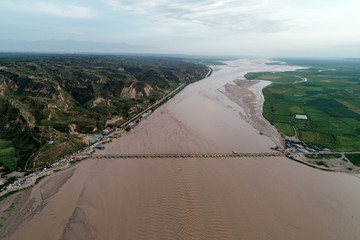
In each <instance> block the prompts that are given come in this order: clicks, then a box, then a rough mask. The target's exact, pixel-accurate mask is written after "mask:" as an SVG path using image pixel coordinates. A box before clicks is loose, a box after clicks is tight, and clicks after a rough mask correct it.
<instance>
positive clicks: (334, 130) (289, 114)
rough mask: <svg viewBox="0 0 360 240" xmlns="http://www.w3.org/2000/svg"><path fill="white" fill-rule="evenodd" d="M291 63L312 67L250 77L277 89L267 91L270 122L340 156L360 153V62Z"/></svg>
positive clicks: (289, 61)
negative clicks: (340, 153) (267, 81)
mask: <svg viewBox="0 0 360 240" xmlns="http://www.w3.org/2000/svg"><path fill="white" fill-rule="evenodd" d="M285 61H287V62H288V63H289V64H291V65H302V66H310V67H309V68H308V69H302V70H297V71H290V72H286V73H249V74H247V75H246V76H245V77H246V78H247V79H261V80H269V81H272V82H273V83H274V84H271V85H270V86H268V87H266V88H265V89H264V90H263V93H264V97H265V103H264V112H263V114H264V116H265V118H266V119H268V120H269V121H270V122H271V123H272V124H274V125H275V126H276V127H278V129H279V131H280V132H282V133H283V134H284V135H286V136H293V135H295V131H294V130H291V129H295V130H296V132H297V133H298V138H299V139H301V140H302V141H304V142H306V143H307V144H309V145H317V146H319V147H322V148H330V149H332V150H334V151H356V150H360V146H359V144H358V143H359V142H360V110H359V109H360V101H359V100H360V99H359V97H360V63H359V61H351V60H344V61H322V60H321V61H320V60H319V61H316V60H309V61H307V60H285ZM301 79H303V80H304V79H306V80H307V81H306V82H305V81H300V80H301ZM296 115H305V116H306V118H307V119H298V118H296Z"/></svg>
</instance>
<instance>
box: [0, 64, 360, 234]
mask: <svg viewBox="0 0 360 240" xmlns="http://www.w3.org/2000/svg"><path fill="white" fill-rule="evenodd" d="M228 64H229V65H227V66H216V67H215V72H214V73H213V75H212V76H211V77H209V78H206V79H204V80H202V81H199V82H197V83H194V84H191V85H190V86H188V87H186V88H185V89H184V90H183V91H182V92H180V93H179V94H177V95H176V96H175V97H174V98H173V99H171V100H170V101H169V102H168V103H166V104H165V105H163V106H161V107H160V108H159V109H157V110H156V111H155V112H154V113H153V114H152V115H151V116H150V117H149V118H148V119H146V120H143V121H142V122H141V124H140V125H139V126H138V127H137V128H135V129H134V130H132V131H131V132H129V133H128V134H126V135H125V136H123V137H121V138H119V139H116V140H114V141H113V142H111V143H109V144H107V145H106V149H105V150H104V151H103V152H102V153H195V152H196V153H197V152H231V151H232V150H236V151H238V152H269V151H270V147H271V146H274V145H275V144H276V141H277V140H276V139H277V136H270V137H272V138H269V137H268V136H266V135H260V134H259V131H260V130H261V129H260V128H261V126H262V127H263V128H264V129H263V130H267V131H268V133H269V134H271V133H274V134H275V135H276V134H277V131H276V129H272V126H271V125H269V124H268V123H267V122H266V121H264V119H261V114H260V115H259V114H258V111H261V106H262V102H261V101H262V100H261V96H260V95H259V94H260V93H261V91H259V88H260V90H261V87H262V86H263V85H264V83H261V82H259V83H255V85H254V84H250V85H249V86H241V85H240V86H237V87H238V89H237V87H236V86H235V83H233V81H234V80H241V79H242V76H243V75H244V73H246V72H249V71H283V70H291V69H294V67H290V66H277V65H265V64H264V61H262V60H248V59H243V60H237V61H232V62H229V63H228ZM226 84H231V85H232V86H230V88H231V89H230V90H231V91H227V90H226V88H225V85H226ZM256 84H259V85H258V86H257V85H256ZM234 86H235V87H234ZM242 87H243V88H245V87H246V88H247V90H248V91H247V90H246V89H245V90H246V91H245V90H244V89H241V88H242ZM249 91H250V92H249ZM241 92H244V93H246V94H249V98H248V100H247V101H243V103H242V102H241V101H236V99H232V98H231V96H236V95H237V94H238V98H240V97H241V94H240V95H239V93H241ZM251 92H252V93H253V96H251ZM228 94H232V95H231V96H230V95H228ZM251 108H252V109H255V110H256V111H255V114H257V115H258V118H259V119H257V120H254V119H256V118H255V117H254V118H251V116H249V114H250V115H251V114H254V111H250V110H251ZM251 121H256V122H257V123H258V124H260V127H259V125H256V124H254V122H251ZM261 121H264V122H261ZM264 124H265V125H264ZM254 126H255V127H256V128H254ZM272 131H273V132H272ZM25 197H26V199H27V200H26V201H23V202H24V203H23V204H22V207H20V208H19V209H18V214H17V216H16V217H15V218H14V220H13V221H12V222H11V224H10V225H9V226H7V231H5V232H4V233H3V234H4V235H3V238H4V239H252V240H253V239H259V240H263V239H269V240H272V239H273V240H279V239H284V240H285V239H286V240H289V239H314V240H315V239H316V240H321V239H324V240H325V239H326V240H328V239H334V240H335V239H347V240H351V239H353V240H357V239H360V228H359V224H360V204H359V203H360V179H359V178H357V177H354V176H351V175H347V174H344V173H330V172H323V171H320V170H317V169H313V168H310V167H307V166H304V165H301V164H299V163H296V162H293V161H291V160H289V159H286V158H280V157H277V158H276V157H268V158H266V157H262V158H226V159H225V158H219V159H216V158H212V159H204V158H199V159H88V160H85V161H82V162H80V163H79V164H77V165H76V166H74V167H72V168H70V169H68V170H65V171H62V172H58V173H55V174H54V175H52V176H51V177H48V178H45V179H44V180H42V182H41V183H40V184H38V185H36V186H35V187H34V188H33V189H32V191H31V193H30V194H28V195H26V196H24V198H25ZM16 199H18V200H17V201H20V200H19V199H20V198H19V197H17V196H16V195H14V196H11V197H9V198H8V199H6V201H3V202H1V203H0V209H6V206H10V204H11V201H16ZM6 204H7V205H6Z"/></svg>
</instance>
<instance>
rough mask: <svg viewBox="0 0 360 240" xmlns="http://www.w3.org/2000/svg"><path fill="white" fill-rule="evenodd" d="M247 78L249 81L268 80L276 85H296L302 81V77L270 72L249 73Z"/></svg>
mask: <svg viewBox="0 0 360 240" xmlns="http://www.w3.org/2000/svg"><path fill="white" fill-rule="evenodd" d="M245 78H246V79H248V80H255V79H256V80H267V81H272V82H274V83H294V82H299V81H301V78H300V77H297V76H294V75H290V74H286V73H269V72H259V73H247V74H246V75H245Z"/></svg>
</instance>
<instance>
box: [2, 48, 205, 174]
mask: <svg viewBox="0 0 360 240" xmlns="http://www.w3.org/2000/svg"><path fill="white" fill-rule="evenodd" d="M207 72H208V68H207V67H206V66H204V65H199V64H194V63H190V62H188V61H183V60H182V59H175V58H168V57H166V58H165V57H150V56H146V57H141V56H100V55H95V56H94V55H21V54H2V55H0V114H1V118H0V139H2V140H3V141H7V142H9V144H12V145H13V146H14V147H15V161H16V162H17V164H15V165H14V164H13V163H12V164H8V163H7V162H9V160H5V159H0V162H1V165H3V166H4V167H5V170H7V171H10V170H15V168H14V166H16V165H17V166H18V167H20V168H24V167H26V166H27V167H37V166H40V165H42V164H44V163H46V162H48V161H49V162H50V161H51V160H53V159H55V158H58V157H60V156H63V155H64V154H67V153H70V152H72V151H75V150H76V149H79V148H81V147H82V146H83V145H84V143H85V141H84V138H85V137H86V136H88V134H96V133H98V132H100V131H101V129H103V128H104V127H105V126H108V125H110V126H118V125H119V124H120V123H121V122H123V121H124V119H126V118H128V117H129V116H131V115H132V114H135V113H136V112H137V111H139V110H140V109H143V108H144V107H146V106H148V105H149V104H150V103H152V102H154V101H156V100H157V99H159V98H161V97H162V96H164V95H165V94H166V93H168V92H169V91H171V90H172V89H174V88H175V87H176V86H178V85H179V84H180V83H190V82H193V81H196V80H199V79H201V78H202V77H204V76H205V75H206V74H207ZM50 129H51V131H52V135H53V138H54V139H55V141H54V144H53V145H49V144H47V142H48V141H49V130H50ZM1 165H0V166H1Z"/></svg>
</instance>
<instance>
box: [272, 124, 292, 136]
mask: <svg viewBox="0 0 360 240" xmlns="http://www.w3.org/2000/svg"><path fill="white" fill-rule="evenodd" d="M274 125H275V127H276V128H277V129H279V131H280V132H281V133H282V134H284V135H285V136H290V137H291V136H294V135H295V131H294V129H293V127H292V126H291V125H290V124H288V123H279V122H276V123H275V124H274Z"/></svg>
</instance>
